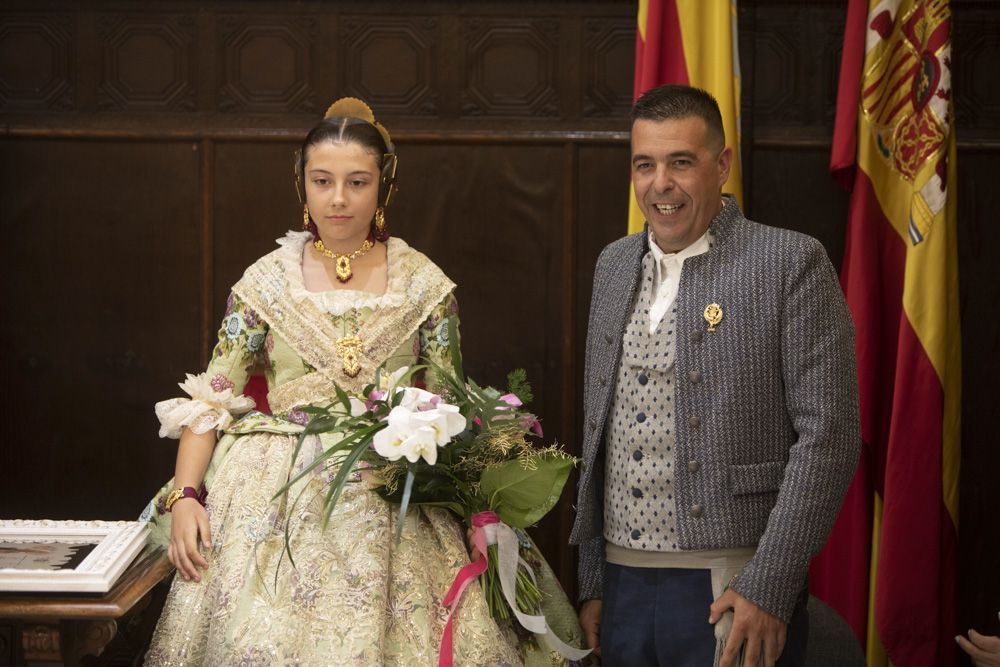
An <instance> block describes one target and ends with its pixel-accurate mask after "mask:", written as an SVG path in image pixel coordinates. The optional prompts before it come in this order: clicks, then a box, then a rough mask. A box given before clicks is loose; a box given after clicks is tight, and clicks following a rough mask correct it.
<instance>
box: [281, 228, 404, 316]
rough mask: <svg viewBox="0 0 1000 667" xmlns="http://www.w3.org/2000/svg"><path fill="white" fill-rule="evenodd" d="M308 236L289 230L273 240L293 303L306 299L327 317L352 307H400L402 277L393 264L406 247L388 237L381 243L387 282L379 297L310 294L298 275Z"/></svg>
mask: <svg viewBox="0 0 1000 667" xmlns="http://www.w3.org/2000/svg"><path fill="white" fill-rule="evenodd" d="M312 238H313V237H312V234H311V233H310V232H307V231H299V232H295V231H290V232H288V233H287V234H285V236H284V237H282V238H280V239H277V241H278V245H280V246H281V248H279V249H278V251H277V255H278V258H279V259H280V260H281V263H282V264H283V266H284V268H285V277H286V279H287V280H288V288H289V292H290V293H291V295H292V298H293V299H295V300H296V301H303V300H305V299H309V300H310V301H312V302H313V303H314V304H316V306H317V307H318V308H320V309H321V310H324V311H326V312H328V313H330V314H331V315H343V314H344V313H346V312H347V311H349V310H351V309H352V308H394V307H398V306H400V305H402V304H403V300H404V299H405V298H406V275H405V272H404V271H403V270H402V269H401V266H400V262H398V261H397V259H398V256H399V255H400V253H401V252H402V251H404V250H406V249H408V248H409V246H408V245H407V243H406V241H404V240H402V239H399V238H396V237H395V236H393V237H391V238H390V239H389V240H388V241H387V242H386V244H385V246H386V263H387V264H388V273H389V276H388V280H387V282H386V287H385V292H384V293H383V294H372V293H371V292H362V291H359V290H351V289H338V290H329V291H326V292H312V291H310V290H308V289H306V286H305V279H304V278H303V276H302V253H303V251H304V250H305V246H306V243H309V242H311V241H312Z"/></svg>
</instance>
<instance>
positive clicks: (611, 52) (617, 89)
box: [581, 17, 636, 118]
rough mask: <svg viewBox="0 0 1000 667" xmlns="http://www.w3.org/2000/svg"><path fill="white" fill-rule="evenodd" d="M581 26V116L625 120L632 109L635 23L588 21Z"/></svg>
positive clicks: (630, 20)
mask: <svg viewBox="0 0 1000 667" xmlns="http://www.w3.org/2000/svg"><path fill="white" fill-rule="evenodd" d="M583 26H584V28H583V29H584V49H583V53H582V54H581V61H582V65H583V82H582V83H583V95H584V102H583V115H584V116H596V117H604V116H613V117H616V118H624V117H626V116H628V112H629V109H631V108H632V82H633V78H634V77H633V76H632V73H633V72H634V65H633V63H634V61H635V39H636V37H635V21H634V20H633V19H631V18H620V17H614V18H605V17H601V18H588V19H585V20H584V22H583Z"/></svg>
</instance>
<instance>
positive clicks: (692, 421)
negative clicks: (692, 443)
mask: <svg viewBox="0 0 1000 667" xmlns="http://www.w3.org/2000/svg"><path fill="white" fill-rule="evenodd" d="M688 426H690V427H691V428H698V427H699V426H701V419H700V418H698V417H696V416H694V415H692V416H690V417H688Z"/></svg>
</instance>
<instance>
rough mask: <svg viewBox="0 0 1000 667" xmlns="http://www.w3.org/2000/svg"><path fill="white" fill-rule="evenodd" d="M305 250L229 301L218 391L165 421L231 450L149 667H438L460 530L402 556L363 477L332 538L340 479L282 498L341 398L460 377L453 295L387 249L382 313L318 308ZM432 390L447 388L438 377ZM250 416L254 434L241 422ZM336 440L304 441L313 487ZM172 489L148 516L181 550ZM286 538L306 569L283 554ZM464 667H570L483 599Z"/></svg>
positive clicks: (165, 430) (570, 618)
mask: <svg viewBox="0 0 1000 667" xmlns="http://www.w3.org/2000/svg"><path fill="white" fill-rule="evenodd" d="M310 239H311V236H310V235H309V234H308V232H289V233H288V235H287V236H286V237H285V238H283V239H280V240H279V244H280V247H279V248H278V249H276V250H275V251H274V252H272V253H270V254H268V255H266V256H264V257H263V258H261V259H260V260H258V261H257V262H255V263H254V264H253V265H252V266H251V267H250V268H249V269H247V271H246V273H245V274H244V276H243V278H242V279H241V280H240V281H239V282H238V283H237V284H236V285H235V286H234V287H233V292H232V295H231V296H230V299H229V302H228V304H227V308H226V314H225V316H224V319H223V322H222V326H221V329H220V331H219V342H218V344H217V345H216V347H215V350H214V352H213V355H212V360H211V362H210V363H209V366H208V369H207V370H206V372H205V373H203V374H201V375H198V376H189V377H188V380H187V382H185V383H183V384H182V385H181V386H182V388H183V389H185V391H186V392H187V393H188V394H190V397H189V398H176V399H171V400H168V401H163V402H161V403H158V404H157V406H156V407H157V415H158V416H159V418H160V422H161V424H162V428H161V435H165V436H170V437H179V435H180V432H181V431H182V430H183V428H184V427H188V428H191V429H192V430H194V431H196V432H199V433H204V432H207V431H208V430H210V429H215V430H217V431H219V432H220V435H221V437H220V439H219V442H218V444H217V446H216V448H215V451H214V454H213V457H212V461H211V464H210V466H209V469H208V472H207V474H206V478H205V484H206V487H207V488H208V492H209V495H208V503H207V507H208V516H209V523H210V527H211V531H212V533H211V534H212V545H213V546H212V548H211V549H210V550H208V552H207V553H206V554H205V555H206V558H207V559H208V561H209V567H208V569H207V570H205V571H204V572H203V573H202V577H201V581H200V582H188V581H184V580H183V579H182V578H181V577H179V576H178V577H175V579H174V582H173V585H172V587H171V589H170V593H169V596H168V598H167V602H166V605H165V607H164V610H163V614H162V616H161V617H160V621H159V624H158V625H157V628H156V632H155V634H154V636H153V641H152V645H151V647H150V649H149V652H148V653H147V655H146V664H147V665H206V666H212V667H215V666H221V665H245V666H250V665H338V666H339V665H366V666H368V665H386V666H389V665H398V666H400V667H402V666H407V667H409V666H411V665H427V666H433V665H436V664H437V660H438V650H439V647H440V642H441V634H442V631H443V629H444V625H445V622H446V621H447V618H448V608H447V607H445V606H444V605H443V604H442V599H443V598H444V595H445V593H446V592H447V591H448V588H449V587H450V586H451V583H452V581H453V580H454V578H455V575H456V573H457V572H458V570H459V569H460V568H461V567H462V566H463V565H465V564H466V563H467V562H468V561H469V556H468V551H467V548H466V544H465V530H464V528H463V526H462V525H461V523H460V521H458V520H457V519H456V518H455V517H454V516H453V515H451V514H450V513H448V512H447V511H446V510H442V509H438V508H414V509H411V510H410V511H409V512H408V513H407V515H406V518H405V520H404V526H403V529H402V537H401V539H400V542H399V544H398V545H396V544H394V540H393V536H394V534H395V530H396V523H397V520H398V508H397V507H394V506H393V505H390V504H389V503H387V502H385V501H384V500H382V499H381V498H380V497H379V496H378V495H377V494H376V493H374V492H373V491H371V490H370V488H369V487H368V486H367V483H366V482H365V481H364V480H363V479H362V476H361V474H360V472H358V471H356V472H355V473H353V474H352V477H351V482H350V483H349V484H348V485H347V487H346V488H345V490H344V493H343V495H342V496H341V498H340V501H339V502H338V504H337V506H336V508H335V511H334V513H333V516H332V517H331V520H330V524H329V526H328V527H327V528H326V529H325V530H324V529H323V528H322V506H323V497H324V494H325V489H326V487H327V485H328V484H329V483H330V481H331V480H332V478H333V475H334V474H335V472H336V470H335V469H333V470H331V469H329V468H327V469H317V472H316V473H315V474H313V475H311V476H309V477H307V478H306V479H305V480H303V481H302V482H301V483H300V486H299V487H298V488H296V489H294V490H293V492H292V493H291V494H290V497H292V498H293V499H294V498H295V497H296V496H297V495H298V492H299V491H302V493H301V496H300V498H301V499H300V500H299V502H298V503H297V504H295V505H294V506H292V505H291V504H290V503H289V502H288V500H287V497H285V496H283V497H282V498H280V499H278V500H272V498H273V497H274V495H275V493H276V492H277V491H278V489H280V488H281V487H282V486H283V485H284V484H285V483H286V481H287V480H288V479H289V477H290V474H292V473H293V472H294V471H293V470H292V468H293V465H292V453H293V450H294V448H295V443H296V441H297V439H298V436H299V434H300V433H301V431H302V427H303V424H305V423H306V422H307V419H308V415H307V414H306V413H304V412H302V411H301V408H302V407H304V406H309V405H326V404H329V403H330V402H331V398H332V396H333V395H334V390H333V385H334V383H336V384H338V385H339V386H340V387H342V388H343V389H345V390H347V391H348V392H353V393H360V391H361V389H362V387H363V386H365V385H366V384H370V383H371V382H373V381H374V376H375V370H376V368H378V367H379V366H382V365H384V366H385V368H386V369H388V370H390V371H391V370H395V369H397V368H400V367H402V366H409V365H412V364H415V363H422V362H424V361H433V362H434V363H435V364H437V365H439V366H441V367H444V368H448V367H450V366H451V359H450V357H449V345H448V331H449V326H448V323H449V320H450V319H451V318H457V304H456V301H455V298H454V296H453V290H454V287H455V285H454V284H453V283H452V282H451V281H450V280H449V279H448V278H447V277H446V276H445V275H444V274H443V273H442V272H441V270H440V269H438V267H437V266H435V265H434V264H433V263H432V262H431V261H430V260H429V259H427V258H426V257H425V256H424V255H422V254H421V253H419V252H417V251H416V250H414V249H412V248H410V247H409V246H407V245H406V243H404V242H403V241H401V240H399V239H390V240H389V242H388V248H387V251H388V266H389V275H388V287H387V289H386V292H385V294H383V295H380V296H376V295H371V294H367V293H362V292H356V291H350V290H338V291H331V292H309V291H307V290H306V289H305V286H304V283H303V277H302V268H301V267H302V254H303V249H304V247H305V243H306V242H307V241H308V240H310ZM349 336H358V338H359V339H360V351H361V354H360V357H359V360H360V362H361V372H360V374H359V375H358V376H357V377H356V378H351V377H348V376H347V375H346V374H345V373H344V371H343V365H344V361H343V359H342V357H341V355H340V354H339V353H338V347H337V342H338V340H342V339H343V338H345V337H349ZM255 372H262V373H263V375H264V377H265V379H266V381H267V386H268V402H269V403H270V406H271V409H272V413H273V414H271V415H267V414H263V413H261V412H257V411H251V410H250V408H252V407H253V401H252V399H249V398H246V397H244V396H242V394H241V392H242V391H243V388H244V386H245V384H246V382H247V379H248V378H249V376H250V375H251V374H252V373H255ZM425 382H426V384H427V386H428V389H430V390H432V391H433V390H434V388H435V387H436V386H438V383H437V382H436V378H435V376H434V374H433V373H431V372H430V371H428V373H427V375H426V377H425ZM240 414H242V416H238V415H240ZM336 439H337V438H336V436H333V435H330V436H323V437H322V438H318V437H315V436H314V437H311V438H308V439H307V440H306V441H305V443H304V445H303V448H302V452H300V454H299V458H298V460H297V461H296V463H295V466H294V468H296V469H301V468H302V467H303V466H304V465H306V464H307V463H308V462H309V461H310V460H311V459H312V458H313V457H315V456H316V455H318V454H319V453H320V452H321V451H323V448H324V447H326V446H329V445H330V444H332V443H333V442H335V441H336ZM172 488H173V483H172V481H171V482H168V483H167V484H166V485H164V487H163V488H162V489H161V490H160V492H159V493H158V494H157V496H156V497H155V498H154V499H153V501H152V502H151V503H150V506H149V507H148V508H147V511H146V513H145V516H146V517H147V518H148V519H149V521H150V524H151V527H152V528H153V539H154V541H158V542H160V543H162V544H166V543H167V541H168V540H169V533H170V514H168V513H165V512H164V507H163V503H164V500H165V497H166V494H167V493H168V492H169V491H170V489H172ZM286 524H287V525H288V526H289V529H290V535H291V539H290V546H291V552H292V556H293V558H294V566H293V565H292V564H291V563H290V562H289V559H288V556H287V553H285V551H284V550H285V527H286ZM536 555H537V556H538V561H539V562H540V563H541V566H540V572H539V575H540V584H541V587H542V589H543V591H544V592H545V593H547V594H548V595H546V601H545V606H544V612H545V614H546V616H547V618H548V620H549V624H550V626H551V627H552V628H553V630H554V631H555V632H556V634H557V635H559V636H560V637H561V638H562V639H564V640H565V641H567V642H568V643H569V644H571V645H575V646H579V645H580V644H581V640H582V634H581V632H580V629H579V626H578V625H577V622H576V614H575V612H574V610H573V608H572V607H571V605H570V604H569V602H568V600H567V599H566V596H565V594H564V593H563V592H562V590H561V588H560V587H559V584H558V582H557V581H556V579H555V577H554V576H553V574H552V571H551V570H550V569H549V567H548V565H547V564H546V563H545V561H544V559H542V558H541V556H540V555H538V554H536ZM453 626H454V638H455V641H454V645H455V651H454V664H455V665H521V664H525V665H558V664H562V659H561V658H560V656H558V655H557V654H552V653H550V652H549V651H548V650H546V649H544V648H538V647H537V646H536V645H535V643H534V642H524V641H521V640H519V638H518V636H517V635H516V634H515V633H514V631H513V630H512V629H511V628H509V627H500V626H498V625H497V624H496V623H495V622H494V621H493V619H492V618H491V616H490V614H489V611H488V609H487V606H486V601H485V598H484V596H483V594H482V591H481V590H480V588H479V586H478V585H475V586H470V587H469V588H468V589H467V590H466V592H465V595H464V597H463V598H462V601H461V604H460V606H459V609H458V611H457V612H456V616H455V619H454V621H453Z"/></svg>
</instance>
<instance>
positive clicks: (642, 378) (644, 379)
mask: <svg viewBox="0 0 1000 667" xmlns="http://www.w3.org/2000/svg"><path fill="white" fill-rule="evenodd" d="M647 382H649V378H648V377H646V374H645V373H639V384H641V385H645V384H646V383H647Z"/></svg>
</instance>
